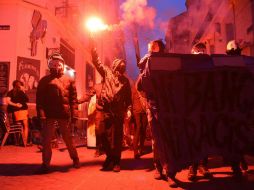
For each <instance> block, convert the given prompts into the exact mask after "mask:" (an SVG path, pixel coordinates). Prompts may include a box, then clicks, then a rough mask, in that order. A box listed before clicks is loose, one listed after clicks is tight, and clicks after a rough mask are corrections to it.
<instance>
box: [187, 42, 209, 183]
mask: <svg viewBox="0 0 254 190" xmlns="http://www.w3.org/2000/svg"><path fill="white" fill-rule="evenodd" d="M191 54H197V55H198V54H207V49H206V45H205V44H204V43H202V42H199V43H197V44H195V45H194V46H193V47H192V49H191ZM207 165H208V156H205V157H204V158H203V159H202V160H200V161H199V162H195V163H193V164H192V165H191V166H190V167H189V172H188V179H189V180H190V181H195V180H196V179H197V178H196V177H197V171H199V173H200V174H202V175H203V176H204V177H205V178H207V179H209V178H211V177H213V175H212V173H211V172H210V171H209V169H208V167H207Z"/></svg>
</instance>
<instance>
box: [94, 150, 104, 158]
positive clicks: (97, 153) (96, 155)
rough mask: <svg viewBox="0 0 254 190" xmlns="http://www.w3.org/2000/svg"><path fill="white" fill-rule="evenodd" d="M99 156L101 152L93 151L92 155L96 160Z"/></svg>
mask: <svg viewBox="0 0 254 190" xmlns="http://www.w3.org/2000/svg"><path fill="white" fill-rule="evenodd" d="M100 155H102V153H101V151H99V150H98V149H97V150H96V151H95V153H94V157H95V158H97V157H99V156H100Z"/></svg>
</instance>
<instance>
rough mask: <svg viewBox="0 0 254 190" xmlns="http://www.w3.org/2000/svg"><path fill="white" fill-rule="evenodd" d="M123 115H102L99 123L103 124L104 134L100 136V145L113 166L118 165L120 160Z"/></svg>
mask: <svg viewBox="0 0 254 190" xmlns="http://www.w3.org/2000/svg"><path fill="white" fill-rule="evenodd" d="M123 121H124V116H123V115H112V114H110V113H103V114H102V115H101V122H104V126H105V132H103V134H102V136H101V137H102V144H103V149H104V150H105V153H106V156H107V159H109V160H111V161H112V162H113V164H114V165H119V164H120V160H121V152H122V143H123Z"/></svg>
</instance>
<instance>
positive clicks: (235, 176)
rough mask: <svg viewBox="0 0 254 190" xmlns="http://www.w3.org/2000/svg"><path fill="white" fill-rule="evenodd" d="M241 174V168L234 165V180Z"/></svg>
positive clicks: (238, 178) (240, 176)
mask: <svg viewBox="0 0 254 190" xmlns="http://www.w3.org/2000/svg"><path fill="white" fill-rule="evenodd" d="M242 176H243V173H242V170H241V168H240V167H236V166H235V167H234V168H233V178H235V179H236V180H240V179H241V178H242Z"/></svg>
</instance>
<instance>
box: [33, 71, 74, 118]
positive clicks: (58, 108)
mask: <svg viewBox="0 0 254 190" xmlns="http://www.w3.org/2000/svg"><path fill="white" fill-rule="evenodd" d="M36 107H37V114H38V116H39V117H47V118H57V119H60V118H65V119H68V118H70V117H77V114H78V112H77V111H78V110H77V108H78V104H77V91H76V86H75V81H74V80H72V79H71V78H69V77H68V76H66V75H63V76H61V77H59V78H57V77H53V76H52V75H47V76H45V77H43V78H42V79H41V80H40V81H39V84H38V88H37V93H36Z"/></svg>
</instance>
